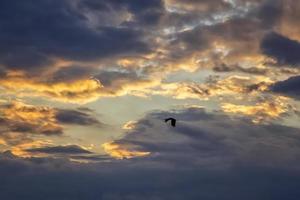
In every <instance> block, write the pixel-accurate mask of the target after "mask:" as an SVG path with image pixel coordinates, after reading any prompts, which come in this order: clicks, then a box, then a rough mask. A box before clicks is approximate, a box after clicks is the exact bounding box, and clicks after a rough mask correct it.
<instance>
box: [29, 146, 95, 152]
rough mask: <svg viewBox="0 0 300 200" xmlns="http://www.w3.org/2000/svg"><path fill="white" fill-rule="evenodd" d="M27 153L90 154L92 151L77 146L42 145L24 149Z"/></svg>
mask: <svg viewBox="0 0 300 200" xmlns="http://www.w3.org/2000/svg"><path fill="white" fill-rule="evenodd" d="M24 151H27V152H29V153H44V154H91V153H92V152H90V151H88V150H86V149H84V148H82V147H80V146H78V145H66V146H46V147H45V146H44V147H40V148H31V149H25V150H24Z"/></svg>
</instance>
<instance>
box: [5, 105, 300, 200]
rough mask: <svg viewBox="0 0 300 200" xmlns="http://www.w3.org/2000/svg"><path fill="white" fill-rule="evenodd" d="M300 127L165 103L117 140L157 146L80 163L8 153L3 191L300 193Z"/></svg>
mask: <svg viewBox="0 0 300 200" xmlns="http://www.w3.org/2000/svg"><path fill="white" fill-rule="evenodd" d="M189 114H191V116H193V117H191V116H189ZM166 116H173V117H175V118H177V119H178V125H177V126H176V127H175V128H173V127H169V126H168V125H167V124H165V123H164V121H163V119H164V117H166ZM190 119H194V120H192V121H191V120H190ZM141 127H142V128H143V131H141ZM299 133H300V132H299V130H298V129H295V128H291V127H286V126H282V125H275V124H269V125H259V124H256V125H253V124H251V122H250V121H249V120H247V119H243V118H232V117H229V116H226V115H224V114H222V113H216V112H215V113H207V112H205V110H203V109H198V108H188V109H183V110H174V111H172V112H163V111H157V112H154V113H150V114H148V115H147V116H145V118H144V119H141V120H140V121H139V122H137V125H136V128H135V129H134V130H131V131H129V132H128V133H127V134H126V135H125V137H124V138H123V139H120V140H117V141H115V143H117V144H119V145H121V146H123V147H126V148H128V149H132V148H135V149H138V150H141V149H143V150H149V151H151V152H152V155H150V156H148V157H142V158H133V159H129V160H127V159H125V160H114V159H109V158H107V157H105V156H96V157H98V158H96V159H95V160H94V161H99V162H100V163H89V164H79V163H76V162H70V161H68V160H67V159H66V158H61V159H53V158H51V157H50V158H49V157H48V158H27V159H20V158H18V157H16V156H14V155H13V154H11V153H10V152H5V153H3V154H0V175H1V180H2V183H3V184H1V185H0V190H1V191H2V192H1V193H0V198H3V199H11V200H15V199H20V197H22V198H23V199H24V198H25V199H32V200H35V199H40V198H41V197H43V198H44V199H58V200H60V199H79V200H80V199H103V200H114V199H116V200H117V199H118V200H127V199H132V200H134V199H146V200H152V199H164V200H171V199H172V200H174V199H175V200H182V199H189V200H198V199H207V200H220V199H221V200H230V199H245V200H252V199H257V200H264V199H266V197H267V198H268V199H271V200H281V199H288V200H297V199H299V197H300V192H299V190H298V188H299V186H300V185H299V183H300V174H299V160H298V159H297V158H298V157H299V152H300V151H299V146H300V145H299ZM51 152H52V151H51ZM74 156H75V157H74ZM87 156H88V157H89V155H87ZM91 156H92V157H94V156H93V155H91ZM85 157H86V156H84V155H81V154H80V155H73V157H71V158H72V159H79V160H81V159H83V160H84V159H85ZM91 160H93V159H91ZM274 180H275V181H274Z"/></svg>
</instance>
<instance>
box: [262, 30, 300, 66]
mask: <svg viewBox="0 0 300 200" xmlns="http://www.w3.org/2000/svg"><path fill="white" fill-rule="evenodd" d="M261 49H262V51H263V53H264V54H266V55H268V56H270V57H272V58H274V59H276V60H277V62H278V63H279V64H287V65H292V66H298V65H299V63H300V56H299V54H300V43H299V42H298V41H296V40H292V39H290V38H287V37H285V36H283V35H280V34H278V33H274V32H273V33H270V34H268V35H267V36H265V38H264V39H263V41H262V43H261Z"/></svg>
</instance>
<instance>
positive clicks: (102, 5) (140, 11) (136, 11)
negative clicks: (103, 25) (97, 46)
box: [79, 0, 165, 26]
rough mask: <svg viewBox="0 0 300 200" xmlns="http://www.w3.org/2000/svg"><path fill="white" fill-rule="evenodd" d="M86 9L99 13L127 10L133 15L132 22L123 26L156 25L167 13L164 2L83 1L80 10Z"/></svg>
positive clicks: (145, 0)
mask: <svg viewBox="0 0 300 200" xmlns="http://www.w3.org/2000/svg"><path fill="white" fill-rule="evenodd" d="M81 7H84V8H87V9H89V10H94V11H98V12H107V11H108V10H109V11H120V10H122V9H125V10H126V11H128V12H129V13H131V14H132V15H133V19H132V21H124V23H123V24H127V25H128V24H135V23H137V24H139V25H141V26H144V25H156V24H157V23H158V22H159V20H160V19H161V17H162V16H163V15H164V13H165V7H164V1H162V0H153V1H147V0H123V1H118V0H112V1H103V0H100V1H96V0H82V1H80V3H79V8H81Z"/></svg>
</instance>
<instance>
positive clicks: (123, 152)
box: [102, 142, 150, 159]
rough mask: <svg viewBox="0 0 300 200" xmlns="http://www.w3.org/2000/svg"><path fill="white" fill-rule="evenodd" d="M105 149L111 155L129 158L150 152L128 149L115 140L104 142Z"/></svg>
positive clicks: (117, 157) (118, 157)
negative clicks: (114, 141)
mask: <svg viewBox="0 0 300 200" xmlns="http://www.w3.org/2000/svg"><path fill="white" fill-rule="evenodd" d="M102 147H103V149H104V151H105V152H106V153H107V154H109V155H110V156H111V157H113V158H116V159H125V158H126V159H129V158H135V157H141V156H147V155H149V154H150V152H143V151H132V150H131V151H130V150H127V149H126V148H125V147H122V146H120V145H118V144H115V143H113V142H108V143H104V144H102Z"/></svg>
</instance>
